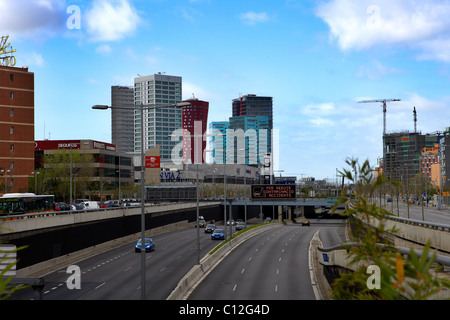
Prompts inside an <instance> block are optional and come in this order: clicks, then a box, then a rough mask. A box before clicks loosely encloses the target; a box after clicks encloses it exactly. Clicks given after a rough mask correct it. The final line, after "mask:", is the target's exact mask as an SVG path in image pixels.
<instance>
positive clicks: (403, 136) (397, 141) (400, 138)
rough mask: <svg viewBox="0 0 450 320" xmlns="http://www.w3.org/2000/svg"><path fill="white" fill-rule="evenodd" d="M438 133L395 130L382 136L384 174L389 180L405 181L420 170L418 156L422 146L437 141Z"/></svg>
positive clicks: (427, 145)
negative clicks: (424, 133) (395, 131)
mask: <svg viewBox="0 0 450 320" xmlns="http://www.w3.org/2000/svg"><path fill="white" fill-rule="evenodd" d="M439 139H440V136H439V133H437V134H426V135H423V134H421V133H418V132H409V131H403V132H397V133H389V134H386V135H384V136H383V150H384V161H383V163H384V174H385V176H386V177H387V178H388V179H389V180H391V181H399V182H402V183H403V182H406V181H407V179H411V178H412V177H413V176H414V175H416V174H418V173H419V172H420V165H419V156H420V153H421V151H422V149H423V148H425V147H427V148H429V147H433V146H434V144H435V143H439Z"/></svg>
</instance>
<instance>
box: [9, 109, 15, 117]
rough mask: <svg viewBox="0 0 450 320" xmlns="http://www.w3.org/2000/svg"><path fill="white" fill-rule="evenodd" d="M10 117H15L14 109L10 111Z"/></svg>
mask: <svg viewBox="0 0 450 320" xmlns="http://www.w3.org/2000/svg"><path fill="white" fill-rule="evenodd" d="M9 115H10V116H11V117H14V109H13V108H11V110H9Z"/></svg>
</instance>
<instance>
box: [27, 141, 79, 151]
mask: <svg viewBox="0 0 450 320" xmlns="http://www.w3.org/2000/svg"><path fill="white" fill-rule="evenodd" d="M80 142H81V141H80V140H38V141H35V142H34V149H35V150H56V149H80V144H81V143H80Z"/></svg>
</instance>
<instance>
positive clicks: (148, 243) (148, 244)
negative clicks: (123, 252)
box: [134, 238, 155, 252]
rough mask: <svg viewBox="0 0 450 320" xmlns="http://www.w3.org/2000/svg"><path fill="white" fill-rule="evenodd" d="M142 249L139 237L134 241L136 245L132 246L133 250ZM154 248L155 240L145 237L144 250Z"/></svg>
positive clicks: (138, 250) (139, 250)
mask: <svg viewBox="0 0 450 320" xmlns="http://www.w3.org/2000/svg"><path fill="white" fill-rule="evenodd" d="M141 250H142V239H139V240H138V241H137V242H136V245H135V247H134V251H136V252H141ZM153 250H155V242H153V240H152V238H145V251H146V252H149V251H153Z"/></svg>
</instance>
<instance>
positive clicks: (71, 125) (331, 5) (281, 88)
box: [0, 0, 450, 180]
mask: <svg viewBox="0 0 450 320" xmlns="http://www.w3.org/2000/svg"><path fill="white" fill-rule="evenodd" d="M449 16H450V1H449V0H417V1H416V0H408V1H406V0H396V1H391V0H353V1H352V0H328V1H326V0H322V1H313V0H239V1H238V0H0V35H9V36H10V38H9V41H11V44H12V45H13V48H14V49H16V50H17V52H16V54H15V56H16V60H17V64H16V67H22V66H28V67H29V71H31V72H34V74H35V139H36V140H42V139H44V138H45V139H93V140H99V141H104V142H111V113H110V111H99V110H92V108H91V106H92V105H95V104H111V86H113V85H124V86H132V85H133V83H134V81H133V79H134V77H136V76H138V75H149V74H154V73H158V72H162V73H165V74H167V75H175V76H181V77H182V78H183V99H189V98H192V97H193V96H195V97H196V98H198V99H200V100H206V101H209V103H210V111H209V118H208V122H212V121H224V120H228V118H229V117H230V116H231V115H232V114H231V104H232V100H233V99H236V98H238V97H239V96H241V95H245V94H256V95H261V96H271V97H273V107H274V108H273V118H274V129H277V130H278V132H279V142H280V145H279V155H278V157H279V165H278V168H279V170H283V172H282V173H281V174H282V175H284V176H292V175H295V176H298V177H315V178H316V179H330V180H334V179H335V178H336V170H342V169H343V168H347V166H346V164H345V160H346V159H347V158H357V159H359V160H360V161H361V162H362V161H365V160H369V161H370V163H371V165H372V166H376V165H377V159H378V158H379V157H381V156H382V134H383V112H382V106H381V103H358V101H361V100H370V99H400V100H401V101H399V102H390V103H388V105H387V113H386V127H387V128H386V130H387V132H388V133H389V132H399V131H403V130H409V131H413V130H414V121H413V108H414V107H415V108H416V110H417V130H418V131H420V132H422V133H423V134H425V133H432V132H435V131H443V129H444V128H446V127H449V126H450V108H449V104H450V92H449V88H450V19H448V17H449ZM277 175H278V174H277Z"/></svg>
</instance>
